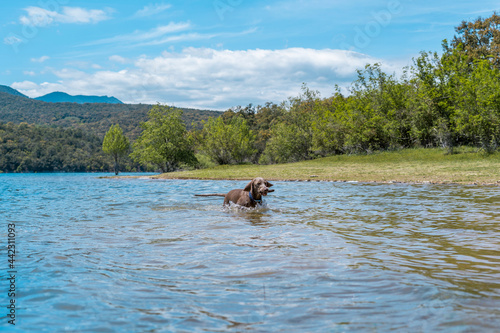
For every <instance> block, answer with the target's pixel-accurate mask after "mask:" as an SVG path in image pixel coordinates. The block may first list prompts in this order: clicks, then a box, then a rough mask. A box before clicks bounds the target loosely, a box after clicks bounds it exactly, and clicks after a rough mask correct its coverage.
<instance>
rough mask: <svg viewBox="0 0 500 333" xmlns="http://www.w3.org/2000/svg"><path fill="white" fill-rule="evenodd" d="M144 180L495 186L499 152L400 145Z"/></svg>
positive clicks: (499, 167)
mask: <svg viewBox="0 0 500 333" xmlns="http://www.w3.org/2000/svg"><path fill="white" fill-rule="evenodd" d="M138 177H147V178H149V179H205V180H249V179H252V178H255V177H264V178H266V179H268V180H279V181H333V182H366V183H414V184H476V185H496V186H498V185H500V153H499V152H497V153H494V154H485V153H483V152H481V151H477V150H475V149H473V148H469V147H462V148H457V149H456V153H455V154H445V152H444V150H442V149H437V148H433V149H404V150H399V151H392V152H377V153H373V154H367V155H336V156H330V157H324V158H318V159H314V160H309V161H301V162H296V163H287V164H273V165H253V164H243V165H220V166H215V167H212V168H207V169H197V170H185V171H177V172H169V173H162V174H159V175H153V176H138Z"/></svg>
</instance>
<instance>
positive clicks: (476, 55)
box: [451, 12, 500, 67]
mask: <svg viewBox="0 0 500 333" xmlns="http://www.w3.org/2000/svg"><path fill="white" fill-rule="evenodd" d="M499 27H500V16H499V15H497V13H496V12H495V13H493V15H492V16H490V17H488V18H485V19H483V18H481V17H479V18H477V19H476V20H475V21H474V22H467V21H462V23H461V24H460V25H459V26H458V27H456V28H455V31H456V32H457V34H458V36H455V37H454V38H453V40H452V42H451V47H453V48H459V47H460V48H462V50H463V52H464V53H465V54H466V55H467V56H468V60H469V63H472V62H473V61H474V60H479V59H480V60H485V59H490V60H491V62H492V63H493V65H495V66H496V67H500V30H499Z"/></svg>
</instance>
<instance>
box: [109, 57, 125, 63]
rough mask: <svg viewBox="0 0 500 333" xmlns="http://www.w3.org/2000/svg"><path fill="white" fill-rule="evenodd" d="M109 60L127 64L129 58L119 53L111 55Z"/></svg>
mask: <svg viewBox="0 0 500 333" xmlns="http://www.w3.org/2000/svg"><path fill="white" fill-rule="evenodd" d="M109 60H110V61H112V62H117V63H120V64H126V63H128V62H129V60H127V59H126V58H124V57H122V56H119V55H112V56H111V57H109Z"/></svg>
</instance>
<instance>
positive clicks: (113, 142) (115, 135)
mask: <svg viewBox="0 0 500 333" xmlns="http://www.w3.org/2000/svg"><path fill="white" fill-rule="evenodd" d="M129 149H130V142H129V141H128V139H127V137H126V136H125V135H123V131H122V129H121V128H120V125H118V124H116V125H111V127H110V128H109V130H108V132H107V133H106V135H105V136H104V141H103V143H102V150H103V151H104V152H105V153H106V154H109V155H111V156H112V157H113V159H114V162H115V164H114V171H115V175H118V172H119V165H118V163H119V160H120V158H121V157H123V156H125V155H126V154H127V152H128V150H129Z"/></svg>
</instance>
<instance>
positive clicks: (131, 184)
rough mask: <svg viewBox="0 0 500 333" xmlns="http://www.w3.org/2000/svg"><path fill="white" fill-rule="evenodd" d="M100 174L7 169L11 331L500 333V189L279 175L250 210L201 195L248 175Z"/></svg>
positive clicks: (5, 301) (4, 257)
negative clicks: (213, 178)
mask: <svg viewBox="0 0 500 333" xmlns="http://www.w3.org/2000/svg"><path fill="white" fill-rule="evenodd" d="M99 176H102V175H100V174H0V221H1V227H2V228H3V230H2V233H1V234H2V237H3V239H2V240H1V241H0V243H1V244H4V245H7V242H8V239H9V235H11V234H10V233H9V232H8V225H9V224H11V225H12V224H14V225H15V236H14V235H11V236H13V237H10V238H11V239H12V238H13V239H14V242H15V249H16V254H15V258H14V259H15V265H14V267H10V268H9V267H8V259H9V257H8V253H7V248H6V246H2V248H1V251H0V256H1V259H0V262H1V263H2V264H1V266H0V267H1V268H2V270H1V272H2V275H1V277H2V281H3V282H1V284H2V285H1V287H0V301H1V305H2V307H1V308H2V309H3V310H0V311H1V313H0V317H1V320H2V322H1V324H0V330H4V331H5V330H9V331H12V332H26V331H33V332H207V331H208V332H242V331H248V332H271V331H272V332H367V331H368V332H387V331H390V330H393V331H400V332H439V331H444V332H465V331H467V332H493V331H497V332H498V327H500V187H494V186H491V187H488V186H461V185H432V184H424V185H416V184H368V183H335V182H279V181H277V182H273V183H274V187H273V188H274V189H275V192H274V193H271V194H270V195H269V196H267V197H266V205H265V206H264V207H262V208H259V209H254V210H239V209H234V208H231V209H223V208H222V200H223V198H220V197H219V198H217V197H194V196H193V195H194V194H203V193H222V192H227V191H229V190H230V189H233V188H243V187H244V186H245V185H246V183H247V182H246V181H203V180H150V179H100V178H98V177H99ZM11 242H12V240H11ZM12 270H14V271H15V274H14V275H15V281H14V282H15V286H14V287H15V293H16V295H15V297H9V296H8V290H9V283H10V282H9V280H8V279H9V278H10V275H9V274H11V273H9V272H11V271H12ZM11 287H12V286H11ZM11 299H13V300H14V301H15V303H14V304H15V306H16V308H15V324H16V325H15V326H13V325H11V324H8V320H11V319H9V317H7V314H8V313H9V311H10V310H9V309H8V308H7V306H8V305H9V304H10V303H9V302H10V301H11Z"/></svg>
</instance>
